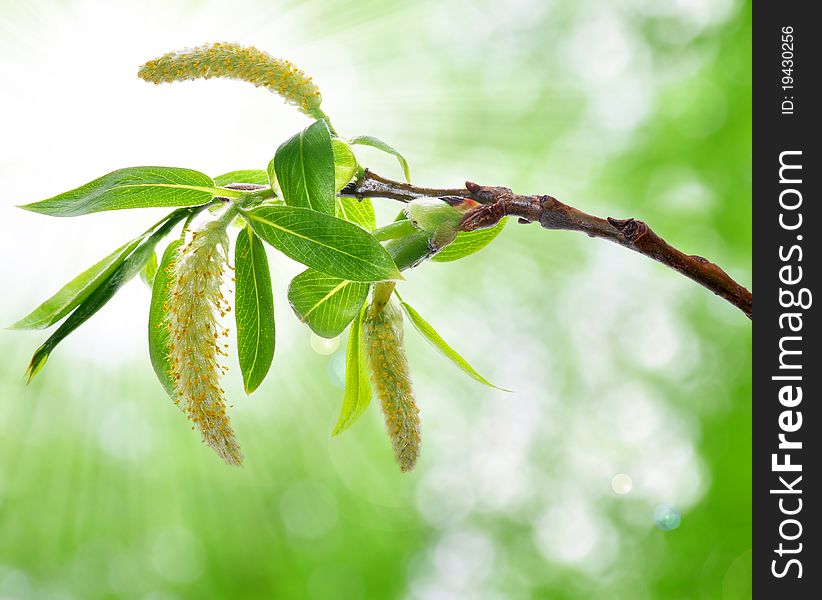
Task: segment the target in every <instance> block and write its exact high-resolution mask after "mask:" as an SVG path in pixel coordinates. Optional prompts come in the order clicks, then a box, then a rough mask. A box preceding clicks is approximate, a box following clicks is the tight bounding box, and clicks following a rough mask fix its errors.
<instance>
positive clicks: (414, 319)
mask: <svg viewBox="0 0 822 600" xmlns="http://www.w3.org/2000/svg"><path fill="white" fill-rule="evenodd" d="M400 304H401V305H402V308H403V310H404V311H405V314H406V315H408V318H409V319H410V320H411V323H412V324H413V325H414V327H415V328H416V330H417V331H419V332H420V333H421V334H422V336H423V337H424V338H425V339H426V340H428V342H429V343H430V344H431V345H432V346H434V348H436V349H437V351H438V352H439V353H440V354H442V355H443V356H444V357H445V358H447V359H449V360H450V361H451V362H453V363H454V364H455V365H457V367H459V368H460V370H461V371H462V372H463V373H465V374H466V375H468V376H469V377H470V378H471V379H474V380H476V381H479V382H480V383H482V384H484V385H487V386H490V387H492V388H496V389H498V390H502V391H504V392H510V391H511V390H506V389H505V388H501V387H498V386H496V385H494V384H493V383H491V382H490V381H488V380H487V379H486V378H485V377H483V376H482V375H480V374H479V373H477V372H476V370H474V367H472V366H471V365H469V364H468V361H466V360H465V359H464V358H463V357H462V356H460V355H459V353H458V352H457V351H456V350H454V349H453V348H452V347H451V346H449V345H448V343H447V342H446V341H445V340H444V339H442V337H440V334H438V333H437V332H436V330H435V329H434V328H433V327H431V325H429V324H428V322H427V321H426V320H425V319H423V318H422V317H421V316H420V314H419V313H418V312H417V311H416V310H414V309H413V308H411V306H409V305H408V304H406V303H405V302H403V301H401V302H400Z"/></svg>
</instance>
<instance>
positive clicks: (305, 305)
mask: <svg viewBox="0 0 822 600" xmlns="http://www.w3.org/2000/svg"><path fill="white" fill-rule="evenodd" d="M370 287H371V286H370V285H369V284H367V283H362V282H358V281H349V280H347V279H340V278H339V277H333V276H331V275H326V274H325V273H322V272H320V271H317V270H315V269H307V270H305V271H303V272H302V273H300V274H299V275H297V276H296V277H295V278H294V279H292V280H291V285H289V286H288V301H289V302H290V303H291V308H293V309H294V313H296V315H297V318H298V319H300V321H302V322H303V323H305V324H306V325H308V326H309V327H310V328H311V331H313V332H314V333H316V334H317V335H319V336H321V337H325V338H334V337H337V336H338V335H340V334H341V333H342V332H343V330H344V329H345V328H346V327H348V324H349V323H350V322H351V320H352V319H353V318H354V317H356V316H357V315H358V314H359V312H360V308H362V305H363V304H365V301H366V299H367V298H368V290H369V288H370Z"/></svg>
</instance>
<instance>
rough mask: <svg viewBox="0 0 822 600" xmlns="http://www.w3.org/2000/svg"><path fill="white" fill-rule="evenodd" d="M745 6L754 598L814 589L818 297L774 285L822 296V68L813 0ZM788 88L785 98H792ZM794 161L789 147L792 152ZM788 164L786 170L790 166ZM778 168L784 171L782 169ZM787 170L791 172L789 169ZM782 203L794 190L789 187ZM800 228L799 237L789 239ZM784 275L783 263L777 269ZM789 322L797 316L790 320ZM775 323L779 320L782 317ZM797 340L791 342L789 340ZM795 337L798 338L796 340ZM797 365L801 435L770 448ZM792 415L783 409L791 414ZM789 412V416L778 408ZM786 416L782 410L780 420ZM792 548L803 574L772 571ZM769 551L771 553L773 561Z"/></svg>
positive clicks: (821, 441) (819, 448) (817, 561)
mask: <svg viewBox="0 0 822 600" xmlns="http://www.w3.org/2000/svg"><path fill="white" fill-rule="evenodd" d="M755 8H756V10H754V12H753V40H752V45H753V48H752V50H753V98H752V101H753V107H752V108H753V175H752V177H753V198H752V201H753V229H754V231H753V240H754V248H753V275H754V281H755V283H756V297H757V301H756V302H757V303H756V310H755V311H754V312H755V315H756V322H755V325H754V329H753V334H754V335H753V339H754V350H753V379H754V381H753V399H752V400H753V403H754V406H753V488H754V489H753V519H754V526H753V584H754V585H753V590H754V592H753V595H754V598H762V599H763V600H765V599H768V600H770V599H776V598H791V599H804V598H822V585H821V584H820V582H822V534H821V533H820V531H819V521H820V517H819V512H818V511H819V510H821V509H822V505H820V498H819V495H820V491H822V473H820V469H819V468H818V466H819V464H820V462H822V456H820V454H822V427H820V420H822V411H820V408H819V406H820V403H822V397H820V386H819V383H818V382H819V379H820V372H822V357H820V353H819V352H818V351H816V347H817V345H818V344H819V343H820V342H819V336H820V331H819V319H818V317H817V316H816V313H817V312H818V311H817V307H816V305H815V304H814V305H812V306H811V307H810V308H808V309H802V308H798V307H794V308H783V307H782V306H780V288H781V289H783V290H784V289H793V291H794V292H795V293H796V292H797V291H798V289H799V288H802V287H807V288H809V290H810V291H811V293H812V294H813V295H814V298H813V301H814V303H817V302H822V296H819V295H818V294H817V292H818V291H819V286H818V285H817V281H818V280H819V279H820V278H822V266H821V265H820V264H819V262H820V258H819V257H820V254H819V248H820V244H821V243H822V241H821V240H820V236H819V235H818V234H817V233H816V232H815V227H816V224H817V223H818V222H819V221H818V218H819V212H820V210H819V204H820V203H821V202H822V196H820V186H819V180H820V178H822V169H820V164H819V155H820V153H819V145H820V142H819V141H818V140H817V138H818V137H819V136H820V135H821V134H822V132H820V128H819V119H818V118H817V113H818V112H819V111H820V110H822V100H820V94H819V89H820V84H819V79H820V78H822V69H820V67H822V64H820V63H822V44H820V38H822V26H820V22H819V20H817V19H814V18H813V17H812V15H811V12H816V11H815V10H814V9H817V8H818V5H817V4H816V3H814V2H803V1H800V0H789V1H782V2H760V3H758V4H757V5H756V7H755ZM783 27H792V28H793V33H792V35H793V49H792V54H793V61H794V63H793V72H792V76H793V79H794V83H793V85H794V86H795V87H794V89H793V90H783V88H782V85H783V82H782V77H783V75H784V74H783V72H782V67H783V65H782V60H783V46H782V44H783V41H782V34H783ZM791 96H792V98H791ZM786 99H789V100H792V101H793V102H794V110H793V114H782V111H783V108H782V102H783V101H784V100H786ZM796 150H798V151H801V152H802V155H801V164H802V170H801V176H800V177H801V179H802V183H801V184H793V185H790V184H781V183H780V174H779V168H780V153H782V152H784V151H796ZM791 160H792V161H794V162H796V161H797V157H796V155H794V156H792V158H791ZM797 172H798V171H796V170H794V171H792V173H797ZM786 175H787V172H786ZM788 177H790V176H788ZM791 187H792V188H796V189H798V190H799V191H800V192H801V194H802V204H801V207H799V208H798V209H797V210H794V211H786V210H785V209H784V208H782V207H780V193H781V192H783V191H784V190H785V189H787V188H791ZM788 196H789V197H790V198H787V199H788V200H789V203H794V202H795V201H796V198H797V196H796V195H795V194H793V193H789V194H788ZM799 212H801V213H802V219H803V224H802V226H801V227H800V228H799V229H797V230H794V231H788V230H786V229H784V228H782V227H781V226H780V223H779V218H780V213H785V216H784V219H786V220H788V222H793V223H795V222H796V215H797V213H799ZM797 236H801V238H802V239H801V240H798V239H797ZM793 245H801V247H802V260H801V262H799V261H798V260H797V258H798V256H799V254H798V252H797V251H795V252H794V254H793V255H792V256H793V259H792V260H789V261H783V260H781V258H780V254H779V253H780V247H781V251H782V253H783V255H784V254H785V253H787V252H788V250H789V249H790V247H791V246H793ZM787 264H792V265H793V267H792V269H793V270H792V271H791V272H790V276H793V277H795V276H796V275H797V273H798V270H797V266H801V268H802V275H803V278H802V281H801V282H800V283H798V284H796V285H792V286H787V285H785V284H783V283H782V282H781V281H780V268H782V267H784V266H785V265H787ZM782 273H783V274H784V275H786V276H787V275H789V272H788V271H783V272H782ZM786 312H798V313H801V314H802V317H801V318H802V331H801V332H800V333H796V332H791V331H790V330H788V329H787V328H783V327H784V326H785V325H786V321H784V320H783V322H782V324H780V315H782V314H783V313H786ZM794 323H796V321H794ZM781 325H782V326H781ZM786 335H794V336H801V338H802V339H801V341H800V342H797V341H796V340H794V341H791V342H790V344H792V345H793V349H797V348H799V349H801V350H802V354H801V357H799V358H798V359H797V358H795V357H794V358H793V362H801V364H802V368H801V369H795V370H791V371H790V372H789V371H785V370H780V369H779V364H780V363H779V360H780V347H779V343H780V338H782V337H783V336H786ZM797 344H799V345H797ZM800 345H801V348H800ZM780 374H781V375H786V374H790V375H797V374H800V375H801V377H802V381H801V382H799V381H795V382H791V383H793V384H795V385H798V386H801V387H802V394H803V396H802V401H801V404H799V405H798V406H796V407H793V408H792V409H791V410H793V411H795V413H796V412H801V413H802V426H801V428H800V429H799V430H798V431H796V432H793V433H786V436H788V439H789V440H793V441H801V442H802V448H801V449H794V450H784V449H783V450H780V449H779V447H778V446H779V437H778V436H779V434H780V433H783V430H782V429H781V428H780V415H782V413H783V412H784V411H786V410H788V408H787V407H785V406H783V405H782V404H781V403H780V400H779V391H780V388H782V387H783V386H784V385H786V382H785V381H778V380H774V379H773V377H774V376H777V375H780ZM797 418H798V417H797V415H796V414H794V415H792V416H791V417H790V419H791V421H793V422H794V423H795V421H796V419H797ZM785 419H788V417H785ZM791 421H788V420H786V421H785V423H790V422H791ZM774 453H779V459H778V460H779V462H784V456H785V453H789V454H790V460H791V462H792V463H794V464H801V465H802V471H801V472H774V470H773V469H772V455H773V454H774ZM799 475H801V476H802V480H801V482H799V483H798V484H797V485H795V486H794V487H795V488H796V489H801V490H802V493H801V494H785V493H783V494H778V493H772V492H771V490H774V489H777V490H778V489H780V488H784V487H785V486H784V485H783V484H782V483H781V482H780V480H779V477H780V476H782V477H784V479H785V480H787V482H789V483H792V482H793V481H794V480H795V479H796V477H797V476H799ZM800 498H801V501H802V509H801V511H799V512H798V513H797V514H796V515H786V514H784V513H783V512H782V511H781V510H780V505H779V501H780V499H784V500H783V507H784V508H785V509H786V510H795V509H796V507H797V506H798V502H797V500H798V499H800ZM787 519H796V520H798V521H799V522H800V523H801V526H802V533H801V535H800V536H799V537H798V538H797V539H795V540H788V539H783V538H782V535H781V534H780V524H782V523H783V522H784V521H786V520H787ZM782 531H783V533H785V534H786V535H787V536H788V537H793V536H794V535H795V534H796V532H797V531H798V528H797V526H796V524H795V523H787V524H786V525H784V526H783V528H782ZM780 543H781V544H782V547H783V548H784V549H789V550H796V549H797V548H799V544H800V543H801V544H802V546H801V551H800V552H797V553H795V554H790V553H786V552H783V554H782V556H780V555H779V553H778V550H779V548H780ZM791 558H796V559H798V560H799V561H800V562H801V563H802V577H801V578H798V577H797V575H798V574H799V569H798V567H797V565H796V564H794V565H793V566H792V567H791V568H790V569H789V571H788V573H787V574H786V575H785V576H784V577H782V578H778V577H776V576H775V575H774V571H776V572H779V573H781V572H783V571H784V568H785V565H786V564H787V561H788V560H790V559H791ZM774 561H776V563H774Z"/></svg>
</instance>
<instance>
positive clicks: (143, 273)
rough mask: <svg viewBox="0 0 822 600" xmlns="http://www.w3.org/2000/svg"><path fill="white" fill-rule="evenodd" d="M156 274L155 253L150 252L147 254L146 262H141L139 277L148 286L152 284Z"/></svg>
mask: <svg viewBox="0 0 822 600" xmlns="http://www.w3.org/2000/svg"><path fill="white" fill-rule="evenodd" d="M156 274H157V255H156V254H155V253H154V252H152V253H151V254H149V256H148V258H147V259H146V262H145V263H143V268H142V269H140V279H142V280H143V283H145V284H146V285H147V286H148V287H152V286H153V285H154V276H155V275H156Z"/></svg>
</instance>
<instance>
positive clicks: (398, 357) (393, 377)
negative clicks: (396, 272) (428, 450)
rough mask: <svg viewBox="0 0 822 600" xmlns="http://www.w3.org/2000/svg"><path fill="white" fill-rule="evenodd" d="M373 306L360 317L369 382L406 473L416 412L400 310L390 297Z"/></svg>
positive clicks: (412, 459) (416, 450) (416, 443)
mask: <svg viewBox="0 0 822 600" xmlns="http://www.w3.org/2000/svg"><path fill="white" fill-rule="evenodd" d="M373 309H374V307H373V306H372V307H370V308H369V310H368V311H367V312H366V315H365V319H364V320H363V341H364V343H365V348H366V356H367V358H368V366H369V369H370V371H371V381H372V382H373V384H374V390H375V391H376V394H377V397H378V398H379V399H380V404H381V405H382V411H383V414H384V415H385V426H386V429H387V430H388V436H389V437H390V438H391V445H392V446H393V447H394V458H395V460H396V461H397V464H398V465H399V466H400V469H401V470H402V471H403V472H406V471H410V470H411V469H413V468H414V465H415V464H416V463H417V458H419V455H420V411H419V409H418V408H417V404H416V403H415V402H414V393H413V390H412V389H411V377H410V375H409V372H408V360H407V359H406V357H405V349H404V348H403V326H402V312H401V310H400V307H399V306H398V304H397V301H396V300H394V299H393V298H392V299H391V300H390V301H389V302H388V303H387V304H386V305H385V306H384V307H383V308H382V310H380V311H379V312H377V313H376V314H374V312H375V311H374V310H373Z"/></svg>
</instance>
